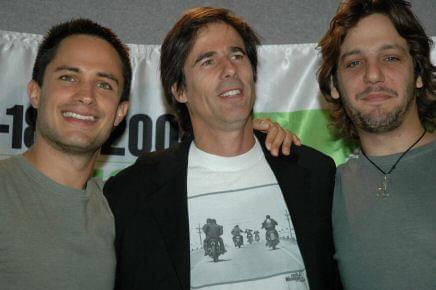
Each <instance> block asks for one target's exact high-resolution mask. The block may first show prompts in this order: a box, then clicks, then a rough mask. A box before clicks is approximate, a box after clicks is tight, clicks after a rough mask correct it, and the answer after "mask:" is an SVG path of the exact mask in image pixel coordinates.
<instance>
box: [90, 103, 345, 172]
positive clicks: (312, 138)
mask: <svg viewBox="0 0 436 290" xmlns="http://www.w3.org/2000/svg"><path fill="white" fill-rule="evenodd" d="M255 117H257V118H270V119H272V120H274V121H276V122H279V123H280V125H281V126H283V127H284V128H286V129H288V130H290V131H292V132H293V133H295V134H297V135H298V136H299V137H300V138H301V140H302V141H303V143H304V144H306V145H308V146H311V147H313V148H315V149H318V150H320V151H321V152H324V153H325V154H327V155H329V156H331V157H332V158H333V159H334V160H335V162H336V165H340V164H342V163H344V162H345V161H346V159H347V157H348V156H349V155H350V154H351V152H352V151H353V148H351V147H349V146H347V145H346V142H345V141H344V140H343V139H339V140H338V139H335V137H334V136H333V135H332V134H331V132H330V130H329V129H328V128H327V126H328V123H329V117H328V112H327V110H321V109H319V110H306V111H297V112H291V113H255ZM133 162H134V161H132V163H133ZM126 166H128V164H123V166H121V167H115V168H111V169H105V168H103V167H100V168H96V169H95V171H94V176H96V177H100V178H102V179H104V180H106V179H107V178H109V177H110V176H113V175H115V174H117V173H118V172H119V171H121V170H122V169H123V168H124V167H126Z"/></svg>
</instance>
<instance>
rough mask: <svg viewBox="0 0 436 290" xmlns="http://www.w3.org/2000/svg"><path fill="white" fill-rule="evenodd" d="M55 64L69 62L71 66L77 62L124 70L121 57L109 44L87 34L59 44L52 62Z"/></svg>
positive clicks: (71, 37) (66, 39) (74, 36)
mask: <svg viewBox="0 0 436 290" xmlns="http://www.w3.org/2000/svg"><path fill="white" fill-rule="evenodd" d="M54 62H69V63H70V64H71V65H74V64H75V62H77V63H79V62H84V63H87V64H89V65H93V64H94V65H96V66H98V67H101V68H103V67H106V68H107V69H109V68H110V69H117V70H120V71H121V70H122V63H121V59H120V56H119V55H118V52H117V51H116V50H115V48H114V47H113V46H112V45H111V44H110V43H109V42H107V41H106V40H104V39H102V38H100V37H96V36H91V35H85V34H76V35H71V36H68V37H66V38H64V39H63V40H62V41H61V42H60V43H59V45H58V47H57V49H56V54H55V56H54V58H53V59H52V61H51V63H54ZM96 68H97V67H96Z"/></svg>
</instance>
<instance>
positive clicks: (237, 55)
mask: <svg viewBox="0 0 436 290" xmlns="http://www.w3.org/2000/svg"><path fill="white" fill-rule="evenodd" d="M232 57H233V59H236V60H241V59H243V58H244V57H245V54H244V53H243V52H242V51H238V52H235V53H234V54H233V56H232Z"/></svg>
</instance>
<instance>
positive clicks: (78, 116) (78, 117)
mask: <svg viewBox="0 0 436 290" xmlns="http://www.w3.org/2000/svg"><path fill="white" fill-rule="evenodd" d="M62 115H63V116H64V117H68V118H74V119H79V120H85V121H95V118H94V117H93V116H84V115H79V114H76V113H73V112H65V113H63V114H62Z"/></svg>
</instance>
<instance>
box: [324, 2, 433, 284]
mask: <svg viewBox="0 0 436 290" xmlns="http://www.w3.org/2000/svg"><path fill="white" fill-rule="evenodd" d="M431 45H432V41H431V39H430V38H429V37H428V36H427V35H426V34H425V32H424V29H423V28H422V26H421V24H420V23H419V21H418V20H417V19H416V17H415V16H414V14H413V13H412V11H411V9H410V4H409V3H408V2H406V1H402V0H396V1H393V0H349V1H344V2H343V3H341V5H340V7H339V9H338V12H337V14H336V16H335V17H334V18H333V20H332V21H331V24H330V29H329V30H328V31H327V32H326V34H325V36H324V37H323V39H322V40H321V41H320V44H319V46H320V47H321V51H322V66H321V68H320V70H319V75H318V82H319V85H320V88H321V92H322V93H323V95H324V96H325V98H326V99H327V101H329V102H330V103H331V104H332V111H331V116H332V120H333V123H334V125H336V126H335V127H336V129H337V130H338V132H339V133H340V134H341V135H343V136H346V137H348V138H349V139H350V140H351V141H352V142H355V143H357V144H358V145H359V150H358V152H357V154H356V155H354V156H352V157H351V158H350V160H349V161H348V162H347V163H346V164H345V165H342V166H341V167H339V169H338V174H337V178H336V188H335V197H334V207H333V227H334V239H335V245H336V250H337V252H336V258H337V260H338V264H339V268H340V273H341V278H342V280H343V283H344V286H345V288H347V289H434V287H435V285H436V276H435V269H436V259H435V257H436V243H435V241H436V232H435V228H436V211H435V208H436V194H435V193H436V178H435V177H436V163H435V161H436V141H435V140H436V134H435V132H434V130H435V125H436V119H435V112H436V69H435V66H434V65H433V64H432V63H431V60H430V48H431Z"/></svg>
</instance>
